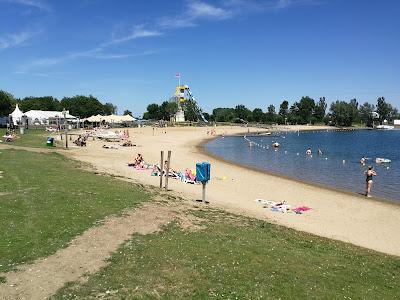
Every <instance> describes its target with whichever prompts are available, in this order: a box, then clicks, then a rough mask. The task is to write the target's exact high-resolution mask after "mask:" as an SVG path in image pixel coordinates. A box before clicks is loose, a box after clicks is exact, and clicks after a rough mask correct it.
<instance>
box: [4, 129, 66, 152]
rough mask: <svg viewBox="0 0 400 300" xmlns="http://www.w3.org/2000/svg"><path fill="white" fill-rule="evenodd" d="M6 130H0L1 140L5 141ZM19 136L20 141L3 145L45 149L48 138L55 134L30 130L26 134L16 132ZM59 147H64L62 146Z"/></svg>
mask: <svg viewBox="0 0 400 300" xmlns="http://www.w3.org/2000/svg"><path fill="white" fill-rule="evenodd" d="M5 133H6V129H4V128H0V139H1V140H3V135H5ZM16 133H17V135H18V137H19V138H18V139H16V140H15V141H13V142H8V143H5V142H3V143H2V144H6V145H7V144H9V145H14V146H23V147H34V148H44V147H46V141H47V137H51V136H54V133H50V132H46V131H45V130H44V129H29V130H26V131H25V134H19V131H16ZM57 146H62V145H61V144H59V145H57Z"/></svg>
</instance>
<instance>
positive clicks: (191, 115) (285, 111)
mask: <svg viewBox="0 0 400 300" xmlns="http://www.w3.org/2000/svg"><path fill="white" fill-rule="evenodd" d="M177 109H178V106H177V104H176V103H174V102H171V101H170V102H168V101H164V102H163V103H162V104H161V105H158V104H156V103H152V104H150V105H149V106H148V107H147V112H145V114H144V115H143V118H144V119H153V120H160V119H164V120H169V119H170V117H171V116H173V115H174V114H175V113H176V111H177ZM183 110H184V111H185V118H186V120H187V121H200V120H201V118H200V115H201V114H203V116H204V118H205V119H206V120H208V121H214V122H230V123H263V124H315V123H320V124H321V123H325V124H327V125H334V126H351V125H353V124H364V125H366V126H372V124H373V121H379V122H380V123H382V122H383V121H384V120H387V121H388V122H389V123H390V122H392V121H393V119H396V118H400V115H399V113H398V110H397V109H396V108H395V107H394V106H392V105H391V104H390V103H388V102H386V100H385V98H384V97H380V98H378V99H377V102H376V105H374V104H370V103H368V102H365V103H364V104H362V105H359V103H358V101H357V100H356V99H351V100H350V101H340V100H337V101H335V102H332V103H331V105H330V107H329V110H328V104H327V101H326V99H325V97H321V98H319V100H318V101H315V100H314V99H312V98H310V97H308V96H306V97H302V98H301V99H300V100H299V101H295V102H294V103H293V104H292V105H290V104H289V102H288V101H286V100H284V101H282V103H281V104H280V106H279V109H278V110H277V109H276V108H275V106H274V105H269V106H268V107H267V109H266V110H265V111H263V110H262V109H261V108H255V109H253V110H250V109H249V108H247V107H246V106H245V105H243V104H239V105H236V107H234V108H226V107H219V108H215V109H213V111H212V114H211V115H210V114H208V113H202V111H201V109H200V108H199V107H198V106H197V103H196V102H190V101H188V102H186V103H185V104H184V105H183ZM374 113H376V114H375V115H374ZM378 115H379V116H378ZM374 116H375V117H374Z"/></svg>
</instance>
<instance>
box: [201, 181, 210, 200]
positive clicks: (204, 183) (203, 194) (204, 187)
mask: <svg viewBox="0 0 400 300" xmlns="http://www.w3.org/2000/svg"><path fill="white" fill-rule="evenodd" d="M206 184H207V182H205V181H203V182H202V185H203V191H202V194H201V201H203V202H205V203H208V201H206Z"/></svg>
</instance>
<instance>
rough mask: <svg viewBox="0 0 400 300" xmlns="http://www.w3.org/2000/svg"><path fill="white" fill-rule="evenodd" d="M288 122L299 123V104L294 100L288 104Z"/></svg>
mask: <svg viewBox="0 0 400 300" xmlns="http://www.w3.org/2000/svg"><path fill="white" fill-rule="evenodd" d="M288 122H289V123H290V124H299V123H300V104H299V103H298V102H295V103H293V104H292V106H290V109H289V114H288Z"/></svg>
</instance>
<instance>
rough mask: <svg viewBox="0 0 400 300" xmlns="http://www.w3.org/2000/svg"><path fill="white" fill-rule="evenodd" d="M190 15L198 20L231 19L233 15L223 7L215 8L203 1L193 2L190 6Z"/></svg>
mask: <svg viewBox="0 0 400 300" xmlns="http://www.w3.org/2000/svg"><path fill="white" fill-rule="evenodd" d="M187 13H188V15H189V16H192V17H193V18H194V19H197V18H214V19H225V18H228V17H230V15H231V13H230V12H229V11H228V10H226V9H223V8H221V7H217V6H213V5H211V4H208V3H206V2H202V1H192V2H190V3H189V6H188V12H187Z"/></svg>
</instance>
